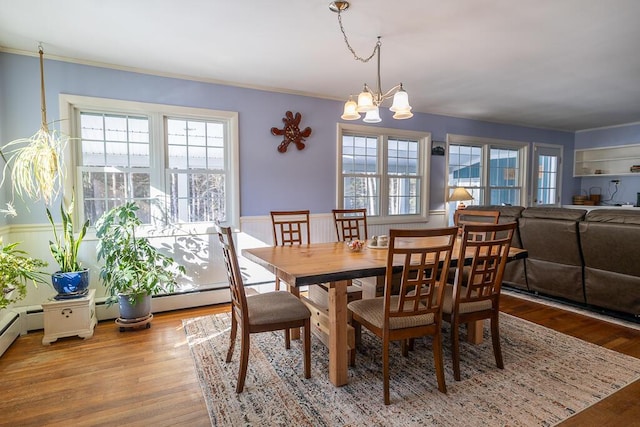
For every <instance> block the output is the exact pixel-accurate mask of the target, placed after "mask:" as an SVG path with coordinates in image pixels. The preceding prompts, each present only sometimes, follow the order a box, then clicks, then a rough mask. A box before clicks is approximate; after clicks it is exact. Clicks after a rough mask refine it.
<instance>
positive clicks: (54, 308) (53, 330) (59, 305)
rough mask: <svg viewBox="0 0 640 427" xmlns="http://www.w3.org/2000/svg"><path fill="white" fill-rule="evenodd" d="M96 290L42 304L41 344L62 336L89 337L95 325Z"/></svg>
mask: <svg viewBox="0 0 640 427" xmlns="http://www.w3.org/2000/svg"><path fill="white" fill-rule="evenodd" d="M95 294H96V290H95V289H91V290H89V294H88V295H87V296H86V297H82V298H75V299H67V300H59V301H56V300H49V302H46V303H43V304H42V310H43V311H44V337H43V338H42V344H50V343H52V342H54V341H56V340H57V339H58V338H62V337H72V336H75V335H77V336H79V337H80V338H90V337H92V336H93V328H94V327H95V326H96V322H97V320H96V304H95Z"/></svg>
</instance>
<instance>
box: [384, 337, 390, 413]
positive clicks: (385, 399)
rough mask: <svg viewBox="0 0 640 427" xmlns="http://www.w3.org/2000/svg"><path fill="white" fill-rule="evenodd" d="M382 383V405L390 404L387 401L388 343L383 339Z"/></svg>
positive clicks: (388, 400)
mask: <svg viewBox="0 0 640 427" xmlns="http://www.w3.org/2000/svg"><path fill="white" fill-rule="evenodd" d="M382 382H383V388H384V391H383V392H384V404H385V405H388V404H390V403H391V401H390V399H389V341H387V340H384V339H383V343H382Z"/></svg>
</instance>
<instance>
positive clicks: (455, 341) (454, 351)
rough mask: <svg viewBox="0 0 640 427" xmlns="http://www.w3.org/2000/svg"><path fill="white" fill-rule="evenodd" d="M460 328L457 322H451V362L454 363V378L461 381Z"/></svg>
mask: <svg viewBox="0 0 640 427" xmlns="http://www.w3.org/2000/svg"><path fill="white" fill-rule="evenodd" d="M459 328H460V326H459V324H458V322H457V321H452V322H451V360H452V361H453V378H455V380H456V381H460V342H459V339H460V331H459V330H458V329H459Z"/></svg>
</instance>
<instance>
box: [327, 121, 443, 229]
mask: <svg viewBox="0 0 640 427" xmlns="http://www.w3.org/2000/svg"><path fill="white" fill-rule="evenodd" d="M336 134H337V138H336V147H337V148H336V150H337V159H336V164H337V167H336V207H337V208H338V209H343V208H344V175H343V173H342V137H343V135H345V134H346V135H352V134H356V135H361V136H366V137H376V138H377V140H378V144H377V146H378V147H377V162H378V163H379V170H378V171H376V172H377V173H376V174H377V175H379V176H380V190H379V198H380V206H379V209H380V215H371V214H369V212H367V222H368V223H369V224H398V223H415V222H423V221H428V220H429V188H430V180H431V179H430V178H431V177H430V173H431V169H430V164H431V149H430V147H431V133H430V132H418V131H408V130H402V129H392V128H382V127H373V126H363V125H356V124H349V123H338V125H337V132H336ZM389 138H397V139H411V140H417V141H418V150H419V153H418V176H419V177H420V180H421V188H420V192H419V195H420V213H419V214H409V215H389V214H388V211H389V180H390V178H395V177H396V176H395V175H389V174H388V170H387V167H388V165H387V161H388V139H389Z"/></svg>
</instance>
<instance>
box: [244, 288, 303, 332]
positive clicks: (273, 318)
mask: <svg viewBox="0 0 640 427" xmlns="http://www.w3.org/2000/svg"><path fill="white" fill-rule="evenodd" d="M247 306H248V308H249V310H248V311H249V324H250V325H268V324H273V323H281V322H291V321H296V320H304V319H308V318H310V317H311V312H310V311H309V309H308V308H307V306H306V305H304V303H303V302H302V301H300V299H298V298H297V297H296V296H294V295H292V294H290V293H289V292H284V291H276V292H267V293H264V294H256V295H252V296H250V297H247Z"/></svg>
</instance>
